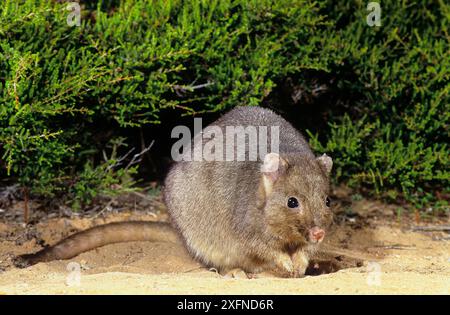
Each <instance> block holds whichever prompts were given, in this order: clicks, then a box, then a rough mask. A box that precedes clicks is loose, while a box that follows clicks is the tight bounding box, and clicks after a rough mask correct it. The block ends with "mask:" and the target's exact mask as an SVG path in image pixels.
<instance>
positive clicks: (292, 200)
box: [287, 197, 298, 209]
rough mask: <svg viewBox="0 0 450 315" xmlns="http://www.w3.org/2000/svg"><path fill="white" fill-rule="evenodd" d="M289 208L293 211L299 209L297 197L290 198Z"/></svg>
mask: <svg viewBox="0 0 450 315" xmlns="http://www.w3.org/2000/svg"><path fill="white" fill-rule="evenodd" d="M287 206H288V207H289V208H291V209H293V208H298V200H297V198H295V197H290V198H289V199H288V202H287Z"/></svg>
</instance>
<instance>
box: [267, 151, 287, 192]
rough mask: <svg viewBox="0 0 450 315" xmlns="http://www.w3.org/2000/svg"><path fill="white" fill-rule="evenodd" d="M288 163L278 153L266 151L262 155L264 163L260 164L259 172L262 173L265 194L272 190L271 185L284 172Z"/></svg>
mask: <svg viewBox="0 0 450 315" xmlns="http://www.w3.org/2000/svg"><path fill="white" fill-rule="evenodd" d="M287 166H288V163H287V161H286V160H285V159H283V158H282V157H281V156H280V155H279V154H278V153H268V154H266V156H265V157H264V163H263V165H262V166H261V172H262V174H263V185H264V191H265V195H266V196H267V195H269V194H270V193H271V192H272V188H273V185H274V184H275V182H276V181H277V180H278V178H280V176H281V175H282V174H283V173H284V172H285V170H286V168H287Z"/></svg>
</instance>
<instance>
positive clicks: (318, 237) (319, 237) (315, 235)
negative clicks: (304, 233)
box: [309, 226, 325, 243]
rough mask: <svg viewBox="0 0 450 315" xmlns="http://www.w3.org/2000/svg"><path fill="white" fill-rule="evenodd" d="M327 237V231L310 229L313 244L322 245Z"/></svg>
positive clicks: (317, 228) (316, 228)
mask: <svg viewBox="0 0 450 315" xmlns="http://www.w3.org/2000/svg"><path fill="white" fill-rule="evenodd" d="M324 237H325V231H324V230H323V229H321V228H319V227H317V226H315V227H313V228H311V229H309V240H310V241H311V242H313V243H320V242H322V241H323V238H324Z"/></svg>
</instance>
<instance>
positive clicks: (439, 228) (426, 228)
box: [412, 225, 450, 232]
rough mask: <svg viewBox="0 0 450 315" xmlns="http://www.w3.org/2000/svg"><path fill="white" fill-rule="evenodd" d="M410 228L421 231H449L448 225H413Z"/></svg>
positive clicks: (449, 226)
mask: <svg viewBox="0 0 450 315" xmlns="http://www.w3.org/2000/svg"><path fill="white" fill-rule="evenodd" d="M412 230H413V231H422V232H436V231H444V232H450V225H434V226H413V228H412Z"/></svg>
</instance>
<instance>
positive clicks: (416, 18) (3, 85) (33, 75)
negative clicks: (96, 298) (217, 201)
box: [0, 0, 450, 208]
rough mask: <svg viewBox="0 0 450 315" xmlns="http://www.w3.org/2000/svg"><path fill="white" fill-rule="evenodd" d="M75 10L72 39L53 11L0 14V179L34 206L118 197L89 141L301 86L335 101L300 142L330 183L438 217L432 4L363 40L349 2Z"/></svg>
mask: <svg viewBox="0 0 450 315" xmlns="http://www.w3.org/2000/svg"><path fill="white" fill-rule="evenodd" d="M82 3H84V4H83V5H82V17H81V25H80V26H79V27H76V26H69V25H68V23H67V16H68V14H69V13H70V12H69V11H67V9H66V6H67V3H64V2H60V1H51V0H21V1H13V0H5V1H4V2H3V3H2V6H0V167H1V169H2V172H4V173H3V175H5V176H9V177H13V178H15V179H17V181H18V182H19V183H20V184H21V185H22V186H26V187H30V188H32V191H33V192H34V193H37V194H41V195H49V196H54V195H58V196H61V195H64V196H66V198H67V199H68V200H71V201H72V202H73V203H74V204H75V205H76V206H79V207H82V206H83V205H84V204H86V203H89V202H90V201H91V200H92V199H93V198H94V197H96V196H98V195H102V194H111V193H117V192H119V191H123V190H128V189H131V187H132V183H133V182H132V175H133V174H135V173H136V171H137V169H136V167H135V166H133V167H129V168H127V167H126V166H125V165H116V164H117V161H118V160H119V159H120V158H119V157H118V156H117V148H119V147H122V148H124V144H123V143H122V142H123V141H122V140H123V139H119V140H120V141H115V142H114V139H111V138H112V137H113V136H112V135H105V136H104V139H102V140H101V141H100V140H99V141H95V139H96V136H97V135H98V129H99V127H98V126H99V125H100V126H109V128H116V129H122V130H123V129H125V128H139V127H141V126H144V125H149V124H158V123H160V122H161V117H163V114H164V112H168V113H176V114H177V115H193V114H199V113H208V112H216V111H224V110H226V109H229V108H231V107H233V106H236V105H260V104H261V103H262V101H263V100H264V99H266V98H267V96H268V95H269V94H270V93H271V92H272V91H273V89H274V88H275V87H276V86H277V85H279V84H280V83H281V82H282V81H283V80H284V79H285V78H286V77H288V76H290V77H297V78H299V79H298V80H299V82H297V83H298V84H299V85H301V86H307V85H308V84H309V83H310V81H308V80H307V79H305V77H304V76H302V74H304V73H307V72H308V71H315V73H319V74H321V73H327V74H328V75H330V76H332V77H333V82H334V83H333V89H332V93H336V95H342V94H343V95H346V96H347V97H346V98H345V99H344V100H342V99H341V100H340V101H339V106H336V107H333V108H328V109H327V111H328V113H329V115H328V116H327V117H329V122H330V123H329V128H328V129H326V130H320V131H319V132H317V130H314V131H311V132H310V135H311V136H312V138H311V139H312V140H311V143H312V145H313V147H314V148H315V149H316V150H318V151H323V152H328V153H329V154H330V155H332V156H333V158H334V161H335V165H336V168H335V172H336V173H335V174H336V177H335V179H336V181H338V182H347V183H349V184H351V185H353V186H355V187H365V188H367V189H368V190H369V191H373V193H374V194H376V195H382V194H384V195H385V196H388V197H390V198H391V199H396V198H398V196H399V195H402V196H404V197H406V198H407V199H409V200H411V201H414V202H415V203H416V204H417V205H418V206H420V207H428V206H429V205H430V204H431V203H433V204H435V205H437V206H438V207H441V208H442V207H445V206H446V204H445V201H442V200H441V201H437V202H436V196H435V193H436V192H437V191H444V192H448V181H449V170H448V165H449V160H448V156H449V154H448V153H449V150H448V144H447V142H448V120H449V115H450V114H449V113H450V110H449V106H448V103H449V86H450V84H449V68H450V64H449V63H450V58H449V57H450V56H449V54H450V49H449V45H448V39H449V36H448V29H449V25H448V20H449V19H448V18H449V6H448V5H446V4H445V3H444V2H443V1H438V0H436V1H425V0H423V1H417V2H414V3H405V2H394V1H392V2H382V3H381V6H382V26H381V27H373V28H372V27H369V26H368V25H367V24H366V15H367V14H368V12H367V11H366V8H365V6H366V5H367V4H366V3H365V2H362V1H356V0H355V1H347V2H340V4H336V3H335V2H333V1H319V2H311V1H306V0H289V1H288V0H282V1H275V0H259V1H256V0H252V1H245V0H236V1H231V0H221V1H219V0H211V1H206V0H194V1H181V0H155V1H145V0H123V1H100V0H99V1H97V2H95V1H85V2H83V1H82ZM111 141H113V142H111ZM108 143H109V145H110V146H109V147H108ZM103 151H105V152H109V153H110V154H109V155H108V154H106V155H107V158H106V159H105V158H103V157H102V152H103ZM99 157H101V159H99ZM99 160H101V162H99ZM119 164H120V163H119Z"/></svg>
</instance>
